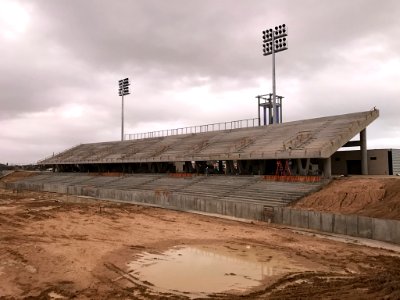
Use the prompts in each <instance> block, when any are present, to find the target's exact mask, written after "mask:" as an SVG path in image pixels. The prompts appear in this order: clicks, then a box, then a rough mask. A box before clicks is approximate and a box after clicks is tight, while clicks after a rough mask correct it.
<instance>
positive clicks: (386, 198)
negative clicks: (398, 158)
mask: <svg viewBox="0 0 400 300" xmlns="http://www.w3.org/2000/svg"><path fill="white" fill-rule="evenodd" d="M292 207H295V208H302V209H308V210H316V211H325V212H334V213H341V214H358V215H362V216H369V217H374V218H385V219H397V220H400V178H396V177H393V178H379V177H377V178H371V177H368V178H361V177H355V178H339V179H335V180H333V181H332V182H331V183H330V184H329V185H328V186H327V187H325V188H324V189H322V190H321V191H319V192H317V193H314V194H312V195H309V196H307V197H304V198H303V199H301V200H299V201H297V202H296V203H294V204H293V205H292Z"/></svg>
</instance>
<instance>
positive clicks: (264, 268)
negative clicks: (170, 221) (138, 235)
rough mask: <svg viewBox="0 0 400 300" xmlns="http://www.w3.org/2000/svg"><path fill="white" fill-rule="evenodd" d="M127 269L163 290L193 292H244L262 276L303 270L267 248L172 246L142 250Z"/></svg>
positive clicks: (264, 277)
mask: <svg viewBox="0 0 400 300" xmlns="http://www.w3.org/2000/svg"><path fill="white" fill-rule="evenodd" d="M128 269H129V272H130V273H131V274H132V275H134V276H135V277H137V278H140V280H141V281H142V282H144V281H147V282H150V283H151V284H153V285H154V286H155V287H156V288H158V289H161V290H164V291H180V292H189V293H191V294H193V293H206V294H207V293H220V292H239V293H240V292H244V291H246V290H248V289H251V288H254V287H257V286H259V285H261V284H262V283H263V281H265V279H266V278H268V277H271V276H274V275H281V274H285V273H288V272H291V271H301V270H304V268H303V267H301V266H295V265H294V264H293V262H290V261H289V260H288V258H286V257H284V256H283V255H281V254H280V253H278V252H275V251H271V250H269V249H267V250H265V249H262V250H260V249H258V250H257V249H254V248H253V247H250V246H246V245H241V246H238V245H235V246H234V248H233V247H229V246H226V247H212V248H211V247H184V248H172V249H169V250H167V251H165V252H163V253H162V254H150V253H143V254H142V256H141V257H140V258H139V259H137V260H135V261H132V262H130V263H128Z"/></svg>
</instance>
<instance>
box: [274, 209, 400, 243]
mask: <svg viewBox="0 0 400 300" xmlns="http://www.w3.org/2000/svg"><path fill="white" fill-rule="evenodd" d="M273 222H274V223H277V224H284V225H289V226H294V227H300V228H308V229H312V230H317V231H323V232H330V233H339V234H345V235H350V236H355V237H362V238H369V239H373V240H378V241H384V242H390V243H395V244H400V221H397V220H385V219H376V218H369V217H363V216H357V215H341V214H332V213H324V212H317V211H308V210H300V209H292V208H288V207H275V208H274V217H273Z"/></svg>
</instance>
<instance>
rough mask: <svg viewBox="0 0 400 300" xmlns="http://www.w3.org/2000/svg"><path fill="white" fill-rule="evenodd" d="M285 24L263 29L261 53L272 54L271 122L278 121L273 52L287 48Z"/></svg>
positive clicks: (275, 122)
mask: <svg viewBox="0 0 400 300" xmlns="http://www.w3.org/2000/svg"><path fill="white" fill-rule="evenodd" d="M286 36H287V26H286V25H285V24H282V25H279V26H275V29H272V28H270V29H267V30H264V31H263V55H264V56H267V55H271V54H272V94H273V101H272V105H273V124H277V123H279V119H278V118H279V117H278V110H277V105H276V81H275V53H276V52H280V51H284V50H287V41H286Z"/></svg>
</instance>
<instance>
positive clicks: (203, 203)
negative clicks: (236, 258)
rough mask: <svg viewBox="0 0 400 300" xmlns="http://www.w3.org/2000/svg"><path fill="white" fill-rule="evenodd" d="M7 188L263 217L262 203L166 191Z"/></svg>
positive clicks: (9, 185)
mask: <svg viewBox="0 0 400 300" xmlns="http://www.w3.org/2000/svg"><path fill="white" fill-rule="evenodd" d="M6 187H7V188H9V189H16V190H31V191H44V192H54V193H62V194H67V195H76V196H88V197H95V198H99V199H104V200H115V201H125V202H131V203H134V204H135V203H136V204H141V203H142V204H152V205H155V206H159V207H163V208H170V209H175V210H183V211H201V212H206V213H213V214H220V215H226V216H231V217H237V218H243V219H250V220H260V221H262V220H264V205H262V204H255V203H252V202H240V201H231V200H229V198H228V199H219V198H210V197H201V196H198V195H190V194H183V193H174V192H172V191H167V190H155V191H154V190H139V189H138V190H117V189H108V188H96V187H93V186H88V185H65V184H60V183H57V184H54V183H53V184H47V183H45V184H40V183H29V184H28V183H24V182H16V183H7V185H6Z"/></svg>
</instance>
